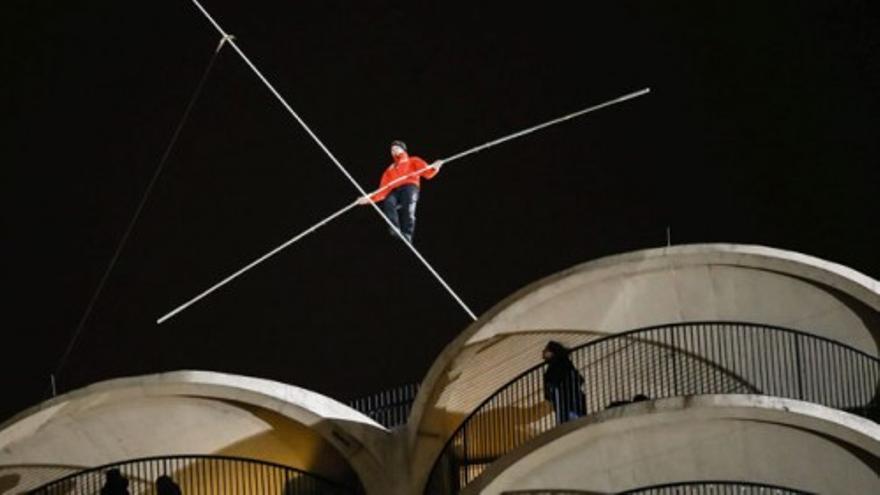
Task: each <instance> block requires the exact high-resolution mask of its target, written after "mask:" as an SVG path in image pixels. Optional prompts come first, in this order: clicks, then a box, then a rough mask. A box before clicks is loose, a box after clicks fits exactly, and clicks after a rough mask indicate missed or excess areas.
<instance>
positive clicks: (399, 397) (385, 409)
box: [348, 383, 419, 428]
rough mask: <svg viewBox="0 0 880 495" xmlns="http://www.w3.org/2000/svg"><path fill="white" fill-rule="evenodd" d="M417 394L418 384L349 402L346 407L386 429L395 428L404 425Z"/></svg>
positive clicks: (403, 386)
mask: <svg viewBox="0 0 880 495" xmlns="http://www.w3.org/2000/svg"><path fill="white" fill-rule="evenodd" d="M418 393H419V384H418V383H411V384H409V385H402V386H400V387H397V388H392V389H388V390H383V391H382V392H378V393H375V394H373V395H369V396H367V397H361V398H359V399H354V400H350V401H348V405H349V406H351V407H352V408H354V409H357V410H358V411H360V412H362V413H364V414H366V415H367V416H369V417H370V418H372V419H373V420H374V421H376V422H377V423H379V424H380V425H382V426H384V427H386V428H396V427H398V426H402V425H405V424H406V420H407V418H408V417H409V411H410V409H412V404H413V402H414V401H415V400H416V395H417V394H418Z"/></svg>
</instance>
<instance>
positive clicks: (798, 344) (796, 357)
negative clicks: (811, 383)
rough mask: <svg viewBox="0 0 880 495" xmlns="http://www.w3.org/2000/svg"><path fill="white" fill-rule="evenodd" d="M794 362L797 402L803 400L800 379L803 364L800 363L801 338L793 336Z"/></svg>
mask: <svg viewBox="0 0 880 495" xmlns="http://www.w3.org/2000/svg"><path fill="white" fill-rule="evenodd" d="M794 360H795V363H796V364H795V371H796V372H797V388H798V400H804V383H803V379H802V378H801V374H802V373H803V364H802V363H801V337H800V335H794Z"/></svg>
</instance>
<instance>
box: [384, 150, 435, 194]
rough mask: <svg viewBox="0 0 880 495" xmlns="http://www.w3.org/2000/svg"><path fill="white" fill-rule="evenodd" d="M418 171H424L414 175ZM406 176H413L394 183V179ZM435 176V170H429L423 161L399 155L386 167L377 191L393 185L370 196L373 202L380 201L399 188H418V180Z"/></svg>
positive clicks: (415, 157)
mask: <svg viewBox="0 0 880 495" xmlns="http://www.w3.org/2000/svg"><path fill="white" fill-rule="evenodd" d="M418 170H424V172H421V173H418V174H416V173H414V172H416V171H418ZM407 174H413V175H412V177H407V178H406V179H403V180H401V181H398V182H394V180H395V179H398V178H400V177H403V176H405V175H407ZM435 175H437V169H435V168H431V167H429V166H428V164H427V163H425V160H422V159H421V158H419V157H417V156H409V155H407V154H406V153H401V154H400V155H398V156H397V157H396V158H395V159H394V163H392V164H391V165H389V166H388V168H387V169H385V173H383V174H382V182H380V183H379V189H382V188H383V187H385V186H386V185H388V184H390V183H392V182H394V185H393V186H391V187H389V188H388V189H385V190H384V191H379V192H377V193H376V194H373V195H372V196H370V199H372V200H373V201H375V202H377V203H378V202H379V201H382V200H383V199H385V196H388V193H390V192H391V191H393V190H395V189H397V188H398V187H400V186H404V185H406V184H414V185H415V186H416V187H418V186H419V180H420V178H421V177H424V178H426V179H432V178H434V176H435Z"/></svg>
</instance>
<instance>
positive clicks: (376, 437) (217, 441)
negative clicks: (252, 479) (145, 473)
mask: <svg viewBox="0 0 880 495" xmlns="http://www.w3.org/2000/svg"><path fill="white" fill-rule="evenodd" d="M387 437H388V432H387V430H386V429H385V428H384V427H382V426H381V425H379V424H377V423H375V422H374V421H372V420H371V419H370V418H368V417H366V416H364V415H363V414H361V413H359V412H358V411H355V410H353V409H351V408H349V407H347V406H345V405H343V404H340V403H338V402H336V401H334V400H332V399H329V398H327V397H324V396H321V395H319V394H316V393H314V392H310V391H308V390H305V389H301V388H298V387H294V386H291V385H285V384H282V383H278V382H273V381H270V380H263V379H257V378H249V377H243V376H237V375H229V374H223V373H213V372H203V371H181V372H174V373H163V374H158V375H149V376H141V377H134V378H122V379H115V380H110V381H106V382H101V383H97V384H95V385H92V386H89V387H86V388H83V389H80V390H76V391H74V392H71V393H68V394H65V395H62V396H59V397H57V398H55V399H52V400H50V401H47V402H45V403H43V404H41V405H39V406H37V407H35V408H32V409H30V410H27V411H25V412H23V413H21V414H19V415H18V416H16V417H14V418H12V419H11V420H10V421H8V422H6V423H5V424H4V425H2V427H0V469H2V470H0V477H2V479H5V480H6V483H7V485H9V484H12V483H13V482H15V485H14V486H7V487H6V488H7V490H6V491H4V490H2V489H0V493H18V492H19V491H20V490H22V489H25V488H34V487H36V486H38V485H40V484H41V483H43V482H46V481H49V480H51V479H55V478H58V477H60V476H63V475H65V474H68V473H70V472H75V471H78V470H81V469H84V468H88V467H93V466H100V465H103V464H109V463H112V462H117V461H122V460H126V459H133V458H141V457H148V456H168V455H175V454H213V455H226V456H240V457H246V458H251V459H258V460H262V461H270V462H275V463H279V464H282V465H285V466H290V467H294V468H299V469H302V470H304V471H308V472H312V473H316V474H319V475H321V476H323V477H326V478H328V479H331V480H335V481H338V482H341V483H344V484H347V485H349V486H359V485H361V483H363V485H364V486H365V487H367V488H368V489H369V488H370V485H378V486H385V485H387V481H385V480H384V479H383V478H384V477H385V476H386V475H387V474H388V473H386V472H385V470H384V469H383V468H382V462H383V459H384V457H385V456H386V453H385V452H384V451H383V449H385V448H386V446H385V443H386V442H385V440H386V438H387Z"/></svg>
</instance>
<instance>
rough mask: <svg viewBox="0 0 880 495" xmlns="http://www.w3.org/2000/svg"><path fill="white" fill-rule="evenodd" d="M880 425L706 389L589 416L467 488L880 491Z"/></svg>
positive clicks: (489, 494) (489, 492)
mask: <svg viewBox="0 0 880 495" xmlns="http://www.w3.org/2000/svg"><path fill="white" fill-rule="evenodd" d="M878 439H880V425H878V424H877V423H874V422H872V421H868V420H866V419H862V418H858V417H853V416H852V415H849V414H846V413H841V412H839V411H836V410H833V409H828V408H825V407H822V406H817V405H814V404H810V403H803V402H797V401H790V400H786V399H776V398H768V397H755V396H748V395H744V396H732V395H728V396H725V395H722V396H711V395H709V396H700V397H690V398H673V399H663V400H658V401H652V402H644V403H640V404H632V405H628V406H624V407H620V408H616V409H612V410H609V411H606V412H603V413H600V414H597V415H594V416H590V417H586V418H581V419H579V420H577V421H574V422H571V423H569V424H566V425H564V426H561V427H559V428H557V429H555V430H554V431H552V432H551V433H550V434H548V435H544V436H542V437H541V438H539V439H536V442H534V443H533V444H530V445H527V446H524V448H522V449H520V450H519V451H516V452H512V453H511V454H510V455H508V456H506V457H505V458H503V459H502V460H499V461H496V462H495V463H494V464H493V465H492V466H491V467H490V468H489V469H488V470H487V471H486V472H484V473H483V475H482V476H480V477H479V478H477V481H475V482H474V483H473V484H472V485H469V486H468V487H467V488H465V489H464V490H463V491H462V493H467V494H470V493H482V494H486V495H497V494H501V493H504V492H508V491H517V490H541V489H547V488H553V489H556V490H573V491H574V490H579V491H584V492H587V493H620V492H624V491H628V490H635V489H638V488H641V487H646V486H655V485H661V484H672V483H676V482H681V481H691V480H727V481H741V482H750V483H761V484H767V485H772V486H784V487H788V488H792V489H795V490H800V491H804V492H809V493H877V491H878V490H880V479H878V475H880V473H878V471H877V469H878V466H877V459H878V458H880V442H878Z"/></svg>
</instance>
